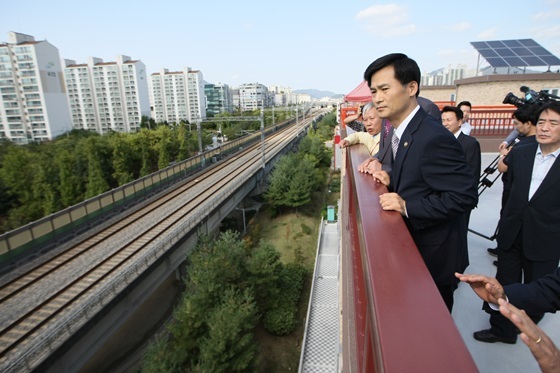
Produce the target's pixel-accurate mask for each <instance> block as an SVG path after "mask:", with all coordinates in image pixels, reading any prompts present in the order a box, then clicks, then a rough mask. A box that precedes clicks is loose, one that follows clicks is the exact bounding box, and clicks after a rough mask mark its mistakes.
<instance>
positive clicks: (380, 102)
mask: <svg viewBox="0 0 560 373" xmlns="http://www.w3.org/2000/svg"><path fill="white" fill-rule="evenodd" d="M364 78H365V80H366V81H367V82H369V83H370V88H371V93H372V99H373V103H374V105H375V106H376V107H377V112H378V115H379V116H380V117H381V118H385V119H387V120H389V122H391V125H392V126H393V139H392V144H394V145H395V150H396V152H395V151H392V153H393V157H394V162H393V166H392V170H391V173H390V175H389V173H388V172H387V171H384V170H382V171H376V172H374V173H373V177H374V178H375V179H376V180H377V181H379V182H382V183H383V184H385V185H387V186H388V188H389V190H390V191H391V193H385V194H382V195H381V196H380V203H381V207H382V208H383V209H384V210H393V211H398V212H399V213H400V214H401V215H402V216H403V219H404V221H405V223H406V225H407V227H408V229H409V231H410V234H411V236H412V238H413V240H414V242H415V243H416V246H417V247H418V251H419V252H420V254H421V256H422V258H423V259H424V263H425V264H426V266H427V268H428V270H429V271H430V274H431V275H432V278H433V279H434V282H435V284H436V286H437V288H438V290H439V292H440V294H441V296H442V298H443V300H444V302H445V304H446V305H447V307H448V309H449V311H451V309H452V307H453V292H454V290H455V289H456V287H457V279H456V278H455V276H454V272H456V271H462V270H458V268H462V269H465V268H466V267H467V265H468V263H469V260H468V251H467V227H466V221H465V218H464V214H465V213H466V212H468V211H470V210H471V209H473V208H474V206H476V203H477V200H478V196H477V192H476V188H475V183H474V180H473V174H472V172H471V171H470V170H469V168H468V166H467V163H466V161H465V157H464V155H463V150H462V149H461V145H460V144H459V142H458V141H457V139H455V137H453V135H452V134H451V133H450V132H449V131H447V130H446V129H445V128H444V127H443V126H442V125H441V122H438V121H437V120H436V119H434V118H433V117H432V116H430V115H428V114H427V113H426V112H425V111H424V110H423V109H422V108H421V107H420V106H419V105H418V101H417V97H418V93H419V84H420V68H419V67H418V65H417V64H416V62H415V61H414V60H412V59H410V58H408V57H407V56H406V55H404V54H401V53H394V54H389V55H386V56H384V57H381V58H379V59H377V60H376V61H374V62H373V63H372V64H371V65H370V66H369V67H368V68H367V69H366V71H365V73H364Z"/></svg>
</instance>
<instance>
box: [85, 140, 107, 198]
mask: <svg viewBox="0 0 560 373" xmlns="http://www.w3.org/2000/svg"><path fill="white" fill-rule="evenodd" d="M99 145H101V144H100V143H99V142H98V141H97V139H96V138H94V137H92V138H88V139H86V140H85V141H84V149H85V151H86V154H87V162H88V171H87V172H88V173H87V175H88V177H87V185H86V193H85V198H91V197H95V196H97V195H99V194H101V193H104V192H106V191H107V190H109V188H110V186H109V182H108V181H107V179H106V178H105V175H106V169H105V168H104V166H105V164H106V162H104V156H105V152H104V151H103V150H104V149H103V148H102V147H101V146H99Z"/></svg>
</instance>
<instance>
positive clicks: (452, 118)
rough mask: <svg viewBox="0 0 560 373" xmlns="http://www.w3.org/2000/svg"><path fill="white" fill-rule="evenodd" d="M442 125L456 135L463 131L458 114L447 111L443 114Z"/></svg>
mask: <svg viewBox="0 0 560 373" xmlns="http://www.w3.org/2000/svg"><path fill="white" fill-rule="evenodd" d="M441 123H443V126H444V127H445V128H447V129H448V130H449V132H451V133H453V134H455V133H457V131H459V130H460V129H461V124H462V123H463V122H462V121H461V120H459V119H457V114H455V113H454V112H452V111H446V112H443V113H441Z"/></svg>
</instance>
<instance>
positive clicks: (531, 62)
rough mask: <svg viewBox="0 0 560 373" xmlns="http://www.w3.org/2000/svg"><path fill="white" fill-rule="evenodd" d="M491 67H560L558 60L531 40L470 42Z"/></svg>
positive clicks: (559, 60)
mask: <svg viewBox="0 0 560 373" xmlns="http://www.w3.org/2000/svg"><path fill="white" fill-rule="evenodd" d="M471 45H472V46H473V47H474V48H475V49H476V50H477V51H478V53H480V55H481V56H482V57H484V59H485V60H486V61H487V62H488V63H489V64H490V66H492V67H528V66H560V58H558V57H556V56H555V55H553V54H552V53H550V52H549V51H548V50H546V49H545V48H543V47H542V46H541V45H540V44H539V43H537V42H536V41H534V40H533V39H514V40H491V41H472V42H471Z"/></svg>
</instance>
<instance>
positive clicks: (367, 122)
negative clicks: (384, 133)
mask: <svg viewBox="0 0 560 373" xmlns="http://www.w3.org/2000/svg"><path fill="white" fill-rule="evenodd" d="M381 123H382V119H381V118H379V115H377V110H375V108H370V109H369V110H368V111H366V112H365V113H364V126H365V127H366V131H367V132H368V133H369V134H370V135H372V136H375V135H377V134H378V133H379V132H381Z"/></svg>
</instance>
